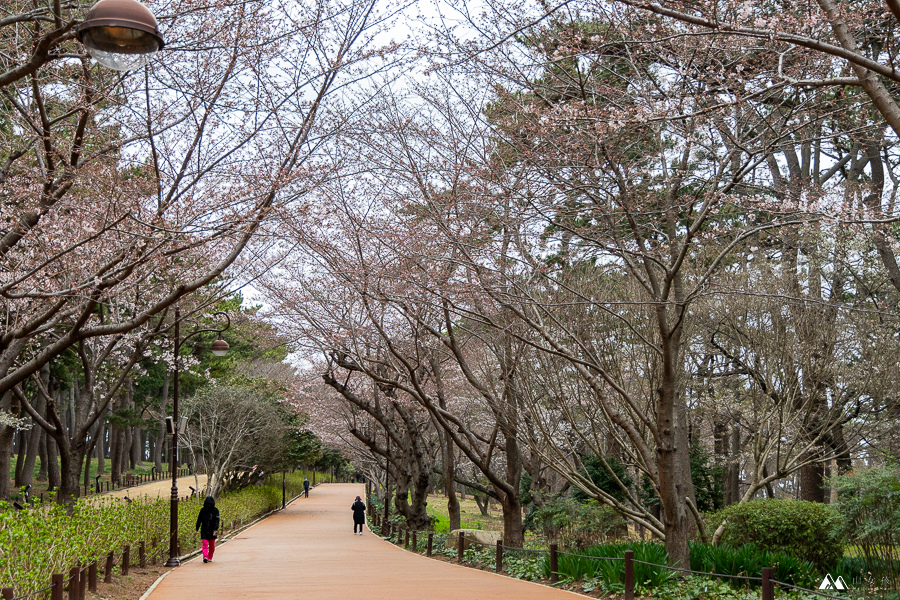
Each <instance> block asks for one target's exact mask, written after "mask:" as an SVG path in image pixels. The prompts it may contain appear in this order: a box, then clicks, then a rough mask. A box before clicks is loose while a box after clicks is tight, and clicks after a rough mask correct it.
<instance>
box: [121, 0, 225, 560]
mask: <svg viewBox="0 0 900 600" xmlns="http://www.w3.org/2000/svg"><path fill="white" fill-rule="evenodd" d="M103 1H104V2H106V1H108V0H103ZM219 315H221V316H223V317H225V327H222V328H221V329H215V328H213V329H198V330H197V331H193V332H191V333H189V334H188V335H186V336H185V337H184V339H181V332H180V325H181V310H180V309H178V308H176V309H175V386H174V390H173V394H172V424H173V429H174V431H173V433H172V452H171V456H170V457H169V465H170V468H171V471H172V498H171V501H170V503H169V560H168V561H166V566H167V567H177V566H179V565H181V560H179V558H178V433H179V429H181V428H182V427H181V424H180V423H179V422H178V355H179V354H180V352H181V345H182V344H184V343H185V342H186V341H188V340H189V339H191V338H192V337H194V336H195V335H197V334H200V333H207V332H211V331H214V332H216V333H218V334H219V338H218V339H217V340H216V341H215V342H213V343H212V352H213V354H215V355H216V356H225V354H226V353H227V352H228V342H226V341H225V340H223V339H222V332H223V331H225V330H226V329H228V328H229V327H231V319H230V318H229V317H228V314H227V313H223V312H216V313H213V316H219Z"/></svg>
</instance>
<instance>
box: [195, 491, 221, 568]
mask: <svg viewBox="0 0 900 600" xmlns="http://www.w3.org/2000/svg"><path fill="white" fill-rule="evenodd" d="M196 529H199V530H200V539H202V540H203V562H205V563H207V562H212V559H213V553H214V552H215V551H216V534H217V533H218V532H219V509H218V508H216V501H215V500H214V499H213V497H212V496H207V497H206V500H204V501H203V508H201V509H200V514H199V515H197V527H196Z"/></svg>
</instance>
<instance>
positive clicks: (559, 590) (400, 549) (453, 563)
mask: <svg viewBox="0 0 900 600" xmlns="http://www.w3.org/2000/svg"><path fill="white" fill-rule="evenodd" d="M366 529H368V530H369V531H371V532H372V535H373V536H375V537H376V538H378V539H380V540H381V541H382V542H384V543H386V544H387V545H388V546H390V547H391V548H394V549H396V550H398V551H400V552H405V553H407V554H410V555H412V556H418V557H419V558H422V559H424V560H437V559H435V558H434V557H428V556H425V555H424V554H419V553H418V552H411V551H409V550H407V549H405V548H401V547H400V546H398V545H397V544H395V543H393V542H391V541H389V540H388V539H387V538H383V537H381V535H379V534H377V533H375V532H374V531H372V529H371V528H370V527H369V524H368V523H366ZM438 562H441V563H444V564H446V565H450V566H451V567H457V568H460V569H469V570H474V571H480V572H482V573H485V574H487V575H493V576H494V577H502V578H503V579H512V580H514V581H521V582H522V583H530V584H532V585H538V586H541V587H545V588H550V589H553V590H556V591H558V592H566V593H568V594H572V595H573V596H575V597H576V598H591V599H592V600H593V596H588V595H586V594H579V593H578V592H573V591H572V590H567V589H563V588H558V587H553V586H549V585H544V584H543V583H537V582H536V581H528V580H527V579H519V578H518V577H513V576H511V575H504V574H501V573H497V572H496V571H488V570H485V569H478V568H476V567H467V566H466V565H462V564H460V563H455V562H449V561H443V560H440V561H438ZM141 600H144V599H143V598H141Z"/></svg>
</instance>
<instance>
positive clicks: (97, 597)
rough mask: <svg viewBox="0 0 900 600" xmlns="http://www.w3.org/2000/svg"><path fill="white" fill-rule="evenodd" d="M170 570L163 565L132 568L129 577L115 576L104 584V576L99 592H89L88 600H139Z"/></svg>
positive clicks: (100, 580) (99, 582)
mask: <svg viewBox="0 0 900 600" xmlns="http://www.w3.org/2000/svg"><path fill="white" fill-rule="evenodd" d="M168 570H169V569H168V568H166V567H164V566H162V565H147V566H146V567H143V568H142V567H131V568H130V569H129V570H128V575H127V576H122V575H118V576H113V578H112V582H111V583H103V575H102V574H101V575H100V576H99V578H98V579H99V581H97V592H96V593H92V592H87V593H86V594H85V597H86V598H87V600H138V598H140V597H141V596H143V595H144V592H146V591H147V589H148V588H149V587H150V586H151V585H153V582H154V581H156V580H157V579H158V578H159V576H160V575H162V574H163V573H165V572H166V571H168Z"/></svg>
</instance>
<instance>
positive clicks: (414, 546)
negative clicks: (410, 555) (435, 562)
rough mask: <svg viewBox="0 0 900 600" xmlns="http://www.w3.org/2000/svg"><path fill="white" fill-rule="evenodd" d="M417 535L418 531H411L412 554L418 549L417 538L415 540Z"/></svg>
mask: <svg viewBox="0 0 900 600" xmlns="http://www.w3.org/2000/svg"><path fill="white" fill-rule="evenodd" d="M417 533H419V531H418V530H417V529H413V538H412V546H413V548H412V550H413V552H415V551H416V549H417V548H418V540H417V538H416V534H417Z"/></svg>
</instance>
